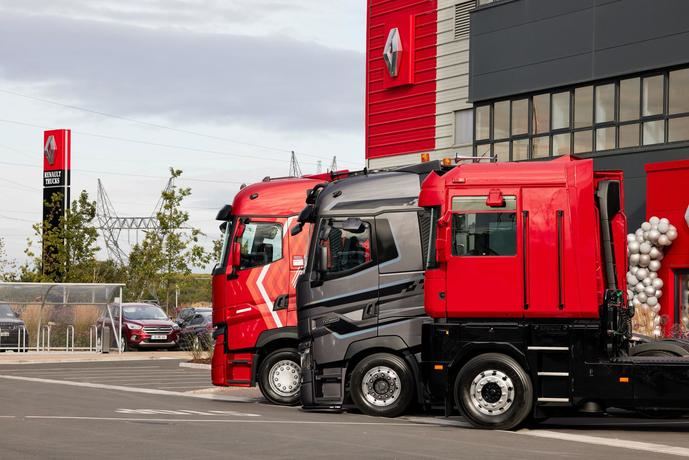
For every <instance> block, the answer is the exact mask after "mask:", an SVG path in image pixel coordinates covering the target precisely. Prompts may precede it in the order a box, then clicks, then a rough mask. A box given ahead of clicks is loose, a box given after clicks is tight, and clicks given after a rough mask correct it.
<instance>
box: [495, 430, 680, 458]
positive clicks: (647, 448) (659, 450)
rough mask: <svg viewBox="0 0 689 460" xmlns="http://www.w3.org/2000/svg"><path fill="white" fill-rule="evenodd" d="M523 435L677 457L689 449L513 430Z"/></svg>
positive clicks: (540, 431) (616, 439)
mask: <svg viewBox="0 0 689 460" xmlns="http://www.w3.org/2000/svg"><path fill="white" fill-rule="evenodd" d="M507 433H512V432H507ZM514 433H516V434H520V435H525V436H535V437H539V438H548V439H557V440H560V441H572V442H580V443H584V444H595V445H598V446H607V447H618V448H623V449H631V450H640V451H644V452H653V453H654V454H666V455H676V456H679V457H689V449H688V448H686V447H676V446H668V445H667V444H655V443H650V442H639V441H631V440H628V439H619V438H600V437H597V436H588V435H583V434H572V433H562V432H558V431H547V430H526V429H524V430H519V431H516V432H514Z"/></svg>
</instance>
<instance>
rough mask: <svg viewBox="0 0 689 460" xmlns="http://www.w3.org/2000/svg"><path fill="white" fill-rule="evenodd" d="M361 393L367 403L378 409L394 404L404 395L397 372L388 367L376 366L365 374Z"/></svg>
mask: <svg viewBox="0 0 689 460" xmlns="http://www.w3.org/2000/svg"><path fill="white" fill-rule="evenodd" d="M361 391H362V392H363V394H364V398H366V401H367V402H368V403H369V404H371V405H373V406H377V407H387V406H390V405H392V404H394V403H395V402H396V401H397V400H398V399H399V397H400V394H401V393H402V384H401V382H400V377H399V375H397V372H396V371H395V370H394V369H392V368H390V367H387V366H376V367H374V368H371V369H369V370H368V372H366V374H364V379H363V380H362V381H361Z"/></svg>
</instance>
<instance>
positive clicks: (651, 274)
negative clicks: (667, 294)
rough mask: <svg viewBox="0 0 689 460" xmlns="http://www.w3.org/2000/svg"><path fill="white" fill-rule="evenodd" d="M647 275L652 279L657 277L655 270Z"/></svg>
mask: <svg viewBox="0 0 689 460" xmlns="http://www.w3.org/2000/svg"><path fill="white" fill-rule="evenodd" d="M648 277H649V278H651V279H652V280H654V279H656V278H658V273H656V272H651V273H649V274H648Z"/></svg>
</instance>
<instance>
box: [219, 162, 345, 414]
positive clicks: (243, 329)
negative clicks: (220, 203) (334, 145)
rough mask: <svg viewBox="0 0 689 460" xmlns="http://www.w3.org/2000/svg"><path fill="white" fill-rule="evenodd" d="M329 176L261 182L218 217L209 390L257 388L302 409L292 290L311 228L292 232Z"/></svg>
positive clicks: (272, 399) (245, 190)
mask: <svg viewBox="0 0 689 460" xmlns="http://www.w3.org/2000/svg"><path fill="white" fill-rule="evenodd" d="M330 178H331V175H330V174H323V175H316V176H306V177H302V178H293V177H290V178H281V179H271V178H266V179H264V180H263V181H262V182H259V183H256V184H252V185H249V186H246V187H243V188H242V189H241V190H240V191H239V193H237V195H236V196H235V198H234V201H233V203H232V205H227V206H225V207H224V208H223V209H221V210H220V212H219V213H218V217H217V218H218V220H219V221H221V222H222V224H221V230H222V231H223V248H222V254H221V258H220V261H219V262H218V264H217V265H216V267H215V268H214V270H213V282H212V283H213V285H212V299H213V325H214V326H215V332H214V339H215V340H214V347H215V348H214V353H213V360H212V380H213V384H214V385H219V386H240V387H249V386H254V385H256V384H258V386H259V388H260V390H261V392H262V394H263V395H264V396H265V398H266V399H268V400H269V401H270V402H272V403H275V404H283V405H295V404H297V403H298V402H299V386H300V382H299V378H300V368H299V355H298V354H297V345H298V340H297V328H296V324H297V316H296V299H295V285H296V279H297V276H298V275H299V274H300V273H301V272H302V271H303V270H304V266H305V261H306V256H307V251H308V244H309V234H310V226H307V227H306V228H305V231H304V232H302V233H300V234H298V235H294V236H293V235H291V232H290V229H291V228H292V227H294V226H295V225H296V224H297V214H298V213H299V211H300V210H301V209H302V208H303V203H304V197H305V195H306V192H307V190H310V189H312V188H314V187H315V186H316V185H317V184H320V183H322V182H324V181H327V180H330Z"/></svg>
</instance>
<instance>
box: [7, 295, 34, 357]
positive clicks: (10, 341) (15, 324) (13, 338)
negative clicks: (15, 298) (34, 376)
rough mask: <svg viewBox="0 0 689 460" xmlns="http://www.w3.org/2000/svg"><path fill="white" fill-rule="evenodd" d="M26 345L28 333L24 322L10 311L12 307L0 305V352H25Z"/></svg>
mask: <svg viewBox="0 0 689 460" xmlns="http://www.w3.org/2000/svg"><path fill="white" fill-rule="evenodd" d="M22 333H23V334H24V337H23V338H22V337H21V335H22ZM28 345H29V333H28V332H27V330H26V325H25V324H24V321H22V320H21V319H20V318H19V316H18V315H17V314H16V313H15V312H14V310H12V307H10V306H9V305H7V304H0V351H5V350H14V351H26V348H27V347H28Z"/></svg>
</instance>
